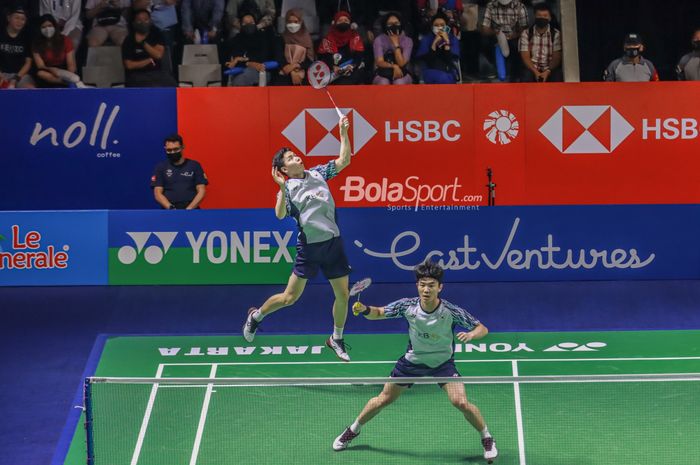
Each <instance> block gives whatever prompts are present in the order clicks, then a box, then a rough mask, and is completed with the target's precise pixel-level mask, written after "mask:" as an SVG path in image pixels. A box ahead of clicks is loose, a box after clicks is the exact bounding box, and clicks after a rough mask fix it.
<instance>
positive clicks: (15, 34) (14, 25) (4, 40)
mask: <svg viewBox="0 0 700 465" xmlns="http://www.w3.org/2000/svg"><path fill="white" fill-rule="evenodd" d="M26 24H27V12H26V11H25V10H24V8H23V7H21V6H17V7H15V8H12V9H10V12H9V13H8V15H7V27H4V28H1V29H0V88H5V87H9V88H12V87H34V80H33V79H32V78H31V76H30V75H29V71H30V70H31V67H32V58H31V50H30V46H29V38H28V36H27V30H26V28H25V26H26Z"/></svg>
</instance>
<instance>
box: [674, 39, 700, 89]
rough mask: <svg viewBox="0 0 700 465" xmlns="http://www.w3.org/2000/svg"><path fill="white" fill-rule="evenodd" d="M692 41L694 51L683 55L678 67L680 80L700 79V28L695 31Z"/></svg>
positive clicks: (677, 71)
mask: <svg viewBox="0 0 700 465" xmlns="http://www.w3.org/2000/svg"><path fill="white" fill-rule="evenodd" d="M690 43H691V44H692V46H693V51H692V52H690V53H688V54H686V55H683V57H682V58H681V61H679V62H678V66H677V67H676V73H677V74H678V80H679V81H700V28H699V29H696V30H695V31H693V36H692V38H691V42H690Z"/></svg>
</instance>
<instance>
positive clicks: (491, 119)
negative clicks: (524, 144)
mask: <svg viewBox="0 0 700 465" xmlns="http://www.w3.org/2000/svg"><path fill="white" fill-rule="evenodd" d="M519 130H520V123H519V122H518V120H517V119H516V118H515V115H514V114H513V113H511V112H509V111H507V110H498V111H494V112H491V113H489V116H488V117H487V118H486V119H485V120H484V133H485V134H486V139H488V141H489V142H491V143H492V144H496V145H508V144H510V143H511V142H512V141H513V140H514V139H515V138H516V137H518V132H519Z"/></svg>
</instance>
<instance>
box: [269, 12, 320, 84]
mask: <svg viewBox="0 0 700 465" xmlns="http://www.w3.org/2000/svg"><path fill="white" fill-rule="evenodd" d="M302 17H303V13H302V11H301V10H297V9H292V10H289V11H287V14H285V15H284V20H285V31H284V32H283V33H282V41H283V45H284V48H283V51H282V54H281V55H282V56H281V57H280V58H279V59H278V61H279V62H280V63H282V68H281V69H280V71H279V73H278V74H279V76H278V77H277V79H276V81H275V83H276V84H277V85H290V84H293V85H295V86H298V85H301V84H302V83H303V81H304V78H305V76H306V70H307V69H308V68H309V65H310V64H311V63H312V62H313V61H314V59H315V58H316V53H315V52H314V44H313V41H312V39H311V35H310V34H309V31H307V30H306V26H305V25H304V21H303V19H302Z"/></svg>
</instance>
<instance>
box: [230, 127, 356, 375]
mask: <svg viewBox="0 0 700 465" xmlns="http://www.w3.org/2000/svg"><path fill="white" fill-rule="evenodd" d="M338 124H339V126H340V155H339V156H338V158H336V159H335V160H331V161H329V162H328V163H326V164H325V165H319V166H315V167H313V168H311V169H308V170H305V169H304V162H303V160H302V159H301V158H300V157H299V156H298V155H297V154H295V153H294V152H292V151H291V150H290V149H288V148H286V147H284V148H282V149H280V150H278V151H277V153H276V154H275V156H274V157H273V159H272V179H273V180H274V181H275V183H277V185H278V186H279V188H280V191H279V192H278V193H277V203H276V204H275V214H276V215H277V218H279V219H282V218H285V217H286V216H291V217H293V218H294V219H295V220H296V222H297V225H298V226H299V235H298V239H297V257H296V262H295V263H294V269H293V271H292V274H291V275H290V276H289V281H288V282H287V288H286V289H285V290H284V292H282V293H281V294H275V295H273V296H272V297H270V298H269V299H267V301H265V303H264V304H262V306H261V307H260V308H255V307H253V308H251V309H250V310H248V318H247V319H246V322H245V324H244V325H243V337H245V340H246V341H248V342H252V341H253V338H254V337H255V332H256V331H257V329H258V327H259V326H260V322H261V321H262V320H263V318H265V317H266V316H268V315H269V314H270V313H272V312H275V311H277V310H279V309H280V308H283V307H287V306H289V305H292V304H293V303H294V302H296V301H297V299H299V297H300V296H301V294H302V292H304V287H305V286H306V282H307V280H308V279H309V278H313V277H314V276H316V275H317V274H318V270H319V269H321V271H322V272H323V274H324V276H325V277H326V278H327V279H328V281H329V282H330V284H331V287H332V288H333V294H334V295H335V301H334V302H333V335H332V336H331V337H329V338H328V339H327V340H326V345H327V346H328V347H330V348H331V349H332V350H333V351H334V352H335V354H336V355H337V356H338V358H340V359H341V360H343V361H345V362H349V361H350V357H349V356H348V354H347V351H346V350H345V341H344V340H343V328H344V326H345V320H346V318H347V315H348V293H349V291H348V275H349V274H350V265H349V264H348V259H347V257H346V256H345V250H344V248H343V241H342V239H341V238H340V230H339V229H338V224H337V223H336V220H335V202H334V201H333V196H332V195H331V191H330V190H329V188H328V184H327V181H328V180H330V179H332V178H333V177H334V176H336V175H337V174H338V173H340V171H342V170H343V169H344V168H345V167H346V166H348V165H349V164H350V155H351V154H350V150H351V147H350V139H349V137H348V130H349V128H350V122H349V121H348V119H347V117H345V116H343V117H342V118H340V121H339V123H338ZM285 176H286V177H287V179H286V180H285Z"/></svg>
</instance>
